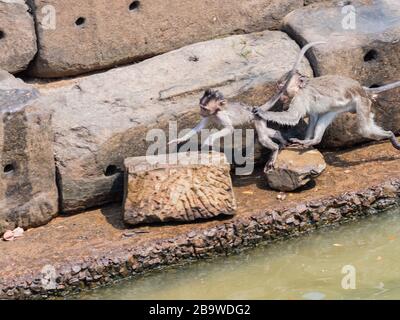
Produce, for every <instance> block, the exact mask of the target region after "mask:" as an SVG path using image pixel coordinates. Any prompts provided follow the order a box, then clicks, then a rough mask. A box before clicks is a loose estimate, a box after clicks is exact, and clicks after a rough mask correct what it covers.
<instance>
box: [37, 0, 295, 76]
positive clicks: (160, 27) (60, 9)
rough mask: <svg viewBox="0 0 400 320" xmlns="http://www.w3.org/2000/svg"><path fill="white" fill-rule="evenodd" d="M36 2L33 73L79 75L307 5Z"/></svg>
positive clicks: (271, 25)
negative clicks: (36, 41) (37, 48)
mask: <svg viewBox="0 0 400 320" xmlns="http://www.w3.org/2000/svg"><path fill="white" fill-rule="evenodd" d="M32 2H33V3H34V7H35V10H34V11H35V14H36V23H37V30H38V39H39V54H38V57H37V59H36V61H35V63H34V65H33V69H32V73H33V74H34V75H36V76H40V77H60V76H68V75H77V74H81V73H84V72H88V71H92V70H99V69H104V68H108V67H111V66H115V65H116V64H126V63H129V62H132V61H138V60H141V59H143V58H146V57H149V56H154V55H156V54H160V53H163V52H168V51H170V50H173V49H177V48H180V47H182V46H185V45H188V44H190V43H195V42H199V41H204V40H208V39H213V38H216V37H220V36H222V35H229V34H232V33H248V32H255V31H262V30H265V29H277V28H279V26H280V23H281V19H282V18H283V17H284V16H285V15H286V14H287V13H289V12H290V11H292V10H293V9H295V8H299V7H301V6H302V5H303V0H252V1H241V0H219V1H189V0H151V1H133V0H119V1H109V0H96V1H86V0H69V1H65V0H32ZM52 15H54V17H55V19H53V20H52ZM221 54H223V53H221Z"/></svg>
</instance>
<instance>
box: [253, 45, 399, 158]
mask: <svg viewBox="0 0 400 320" xmlns="http://www.w3.org/2000/svg"><path fill="white" fill-rule="evenodd" d="M312 45H313V44H310V45H308V46H307V47H305V49H307V50H308V49H309V48H310V47H311V46H312ZM303 51H304V50H303ZM304 53H305V51H304ZM297 69H298V64H296V65H295V67H294V68H293V70H292V71H291V72H289V73H288V74H287V75H286V76H285V77H284V78H283V79H282V81H280V83H279V85H278V91H277V93H276V94H275V96H274V97H273V98H272V99H270V101H268V102H267V103H266V104H265V106H266V107H267V108H266V109H265V110H263V107H260V108H255V109H254V110H253V111H254V113H255V114H257V115H258V116H259V117H261V118H262V119H264V120H266V121H271V122H274V123H277V124H280V125H288V126H295V125H297V123H298V122H299V121H300V120H301V119H302V118H304V117H306V116H307V115H308V116H309V125H308V128H307V132H306V136H305V139H304V140H299V139H290V140H291V142H293V143H296V144H299V145H302V146H304V147H309V146H313V145H317V144H319V143H320V142H321V141H322V138H323V135H324V133H325V130H326V128H327V127H328V126H329V125H330V124H331V123H332V122H333V120H334V119H335V118H336V116H337V115H338V114H340V113H344V112H352V113H356V114H357V118H358V124H359V131H360V134H361V135H362V136H363V137H365V138H368V139H372V140H382V139H390V141H391V143H392V145H393V146H394V147H395V148H396V149H398V150H400V144H399V142H398V141H397V139H396V137H395V135H394V133H393V132H391V131H386V130H384V129H382V128H381V127H379V126H378V125H377V124H376V123H375V121H374V115H373V113H372V112H371V107H372V99H373V98H374V97H375V95H377V94H379V93H381V92H384V91H387V90H391V89H394V88H397V87H400V81H398V82H395V83H392V84H389V85H387V86H382V87H379V88H366V87H363V86H361V84H360V83H359V82H358V81H355V80H353V79H350V78H347V77H343V76H338V75H326V76H321V77H318V78H307V77H306V76H304V75H302V74H300V73H299V72H298V70H297ZM278 100H282V101H283V102H285V101H286V102H288V101H290V100H291V101H290V103H289V107H288V108H287V110H285V111H282V112H271V111H268V110H269V109H270V108H271V107H272V106H273V105H274V104H275V103H276V102H277V101H278Z"/></svg>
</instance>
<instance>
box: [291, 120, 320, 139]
mask: <svg viewBox="0 0 400 320" xmlns="http://www.w3.org/2000/svg"><path fill="white" fill-rule="evenodd" d="M318 119H319V115H318V114H315V113H312V114H310V118H309V123H308V127H307V131H306V135H305V137H304V140H311V139H312V138H314V132H315V127H316V125H317V122H318ZM304 140H300V139H297V138H292V139H290V142H293V143H294V144H302V141H304Z"/></svg>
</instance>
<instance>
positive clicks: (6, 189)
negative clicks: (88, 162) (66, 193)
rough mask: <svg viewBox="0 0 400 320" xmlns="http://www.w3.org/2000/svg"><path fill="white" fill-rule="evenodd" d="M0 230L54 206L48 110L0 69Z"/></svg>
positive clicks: (43, 215) (39, 219) (25, 223)
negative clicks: (41, 106)
mask: <svg viewBox="0 0 400 320" xmlns="http://www.w3.org/2000/svg"><path fill="white" fill-rule="evenodd" d="M0 117H1V121H0V165H1V172H0V176H1V178H0V234H2V233H3V232H5V231H6V230H7V229H14V228H15V227H22V228H24V229H25V228H30V227H36V226H39V225H42V224H45V223H47V222H48V221H50V220H51V219H52V218H53V217H54V216H55V215H56V214H57V211H58V193H57V187H56V181H55V164H54V154H53V145H52V143H53V134H52V131H51V123H50V121H51V114H50V113H49V112H47V111H44V110H43V109H42V108H40V103H39V99H38V92H37V90H35V89H32V88H30V87H29V86H27V85H25V84H23V83H22V82H20V81H18V80H16V79H14V78H13V77H11V76H10V75H9V74H8V73H6V72H3V71H0Z"/></svg>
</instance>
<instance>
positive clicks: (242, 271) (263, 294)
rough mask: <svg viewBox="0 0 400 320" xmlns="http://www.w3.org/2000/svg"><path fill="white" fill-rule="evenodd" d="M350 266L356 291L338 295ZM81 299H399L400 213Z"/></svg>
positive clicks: (161, 274) (159, 274)
mask: <svg viewBox="0 0 400 320" xmlns="http://www.w3.org/2000/svg"><path fill="white" fill-rule="evenodd" d="M346 265H350V266H353V267H354V268H355V271H356V278H355V284H356V289H347V290H345V289H343V288H342V279H343V277H344V276H345V274H342V268H343V267H344V266H346ZM75 298H80V299H400V210H394V211H391V212H387V213H384V214H381V215H379V216H374V217H370V218H367V219H364V220H361V221H358V222H353V223H350V224H347V225H343V226H341V227H338V228H336V229H333V230H327V229H325V230H320V231H318V232H316V233H313V234H311V235H307V236H303V237H301V238H296V239H292V240H289V241H283V242H279V243H275V244H269V245H262V246H260V247H257V248H255V249H251V250H249V251H246V252H244V253H241V254H239V255H236V256H230V257H221V258H216V259H212V260H207V261H201V262H196V263H193V264H191V265H186V266H183V267H182V266H181V267H177V268H172V269H168V270H164V271H159V272H158V271H157V272H154V273H150V274H148V275H146V276H142V277H140V278H136V279H131V280H126V281H122V282H120V283H118V284H115V285H113V286H110V287H107V288H102V289H98V290H95V291H92V292H88V293H84V294H82V295H80V296H78V297H75Z"/></svg>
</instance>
